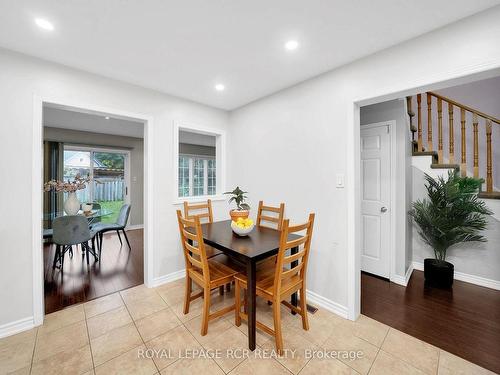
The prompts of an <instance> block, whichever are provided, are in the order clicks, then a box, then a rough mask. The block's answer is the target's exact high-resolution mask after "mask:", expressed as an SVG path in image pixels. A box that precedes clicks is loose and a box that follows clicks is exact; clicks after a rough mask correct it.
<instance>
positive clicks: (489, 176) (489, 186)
mask: <svg viewBox="0 0 500 375" xmlns="http://www.w3.org/2000/svg"><path fill="white" fill-rule="evenodd" d="M492 191H493V161H492V150H491V121H490V120H487V121H486V192H488V193H491V192H492Z"/></svg>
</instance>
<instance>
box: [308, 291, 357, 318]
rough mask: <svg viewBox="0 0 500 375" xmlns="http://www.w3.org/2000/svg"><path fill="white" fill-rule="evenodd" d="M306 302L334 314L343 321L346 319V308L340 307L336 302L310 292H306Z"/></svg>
mask: <svg viewBox="0 0 500 375" xmlns="http://www.w3.org/2000/svg"><path fill="white" fill-rule="evenodd" d="M307 300H308V301H309V302H312V303H313V304H314V305H317V306H318V307H322V308H323V309H325V310H328V311H330V312H332V313H334V314H337V315H338V316H340V317H342V318H344V319H348V318H347V316H348V314H347V307H345V306H342V305H341V304H339V303H337V302H333V301H332V300H329V299H328V298H325V297H323V296H320V295H319V294H317V293H314V292H312V291H310V290H307Z"/></svg>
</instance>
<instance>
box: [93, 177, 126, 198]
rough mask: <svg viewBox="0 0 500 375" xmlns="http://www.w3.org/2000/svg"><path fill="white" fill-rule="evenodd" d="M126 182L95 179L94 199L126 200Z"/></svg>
mask: <svg viewBox="0 0 500 375" xmlns="http://www.w3.org/2000/svg"><path fill="white" fill-rule="evenodd" d="M124 191H125V183H124V181H123V180H116V179H113V180H102V179H99V180H98V181H94V201H122V200H124Z"/></svg>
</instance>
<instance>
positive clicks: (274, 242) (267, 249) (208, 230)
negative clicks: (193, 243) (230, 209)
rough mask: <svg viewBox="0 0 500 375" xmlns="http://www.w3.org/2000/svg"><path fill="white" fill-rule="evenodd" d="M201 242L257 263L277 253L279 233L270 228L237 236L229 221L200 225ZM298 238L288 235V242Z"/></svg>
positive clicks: (257, 228)
mask: <svg viewBox="0 0 500 375" xmlns="http://www.w3.org/2000/svg"><path fill="white" fill-rule="evenodd" d="M201 227H202V230H203V240H204V242H205V243H206V244H207V245H210V246H212V247H214V248H216V249H219V250H223V251H224V252H226V253H229V254H230V255H233V256H234V257H236V258H239V259H240V260H243V261H248V260H252V261H253V262H257V261H259V260H261V259H264V258H268V257H270V256H272V255H274V254H277V253H278V249H279V247H280V237H281V232H280V231H278V230H275V229H271V228H265V227H258V226H255V228H254V229H253V230H252V231H251V232H250V233H249V234H248V235H247V236H243V237H242V236H238V235H237V234H236V233H234V232H233V230H232V229H231V220H224V221H217V222H213V223H205V224H202V226H201ZM297 238H300V236H299V235H296V234H290V235H289V237H288V240H289V241H290V240H294V239H297Z"/></svg>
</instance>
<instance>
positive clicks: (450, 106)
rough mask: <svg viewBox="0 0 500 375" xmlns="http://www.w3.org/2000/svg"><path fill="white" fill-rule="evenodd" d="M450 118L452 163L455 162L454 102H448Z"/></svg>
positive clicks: (449, 131)
mask: <svg viewBox="0 0 500 375" xmlns="http://www.w3.org/2000/svg"><path fill="white" fill-rule="evenodd" d="M448 119H449V130H448V133H449V135H450V145H449V146H450V161H449V163H450V164H453V163H455V129H454V124H453V104H451V103H448Z"/></svg>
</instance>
